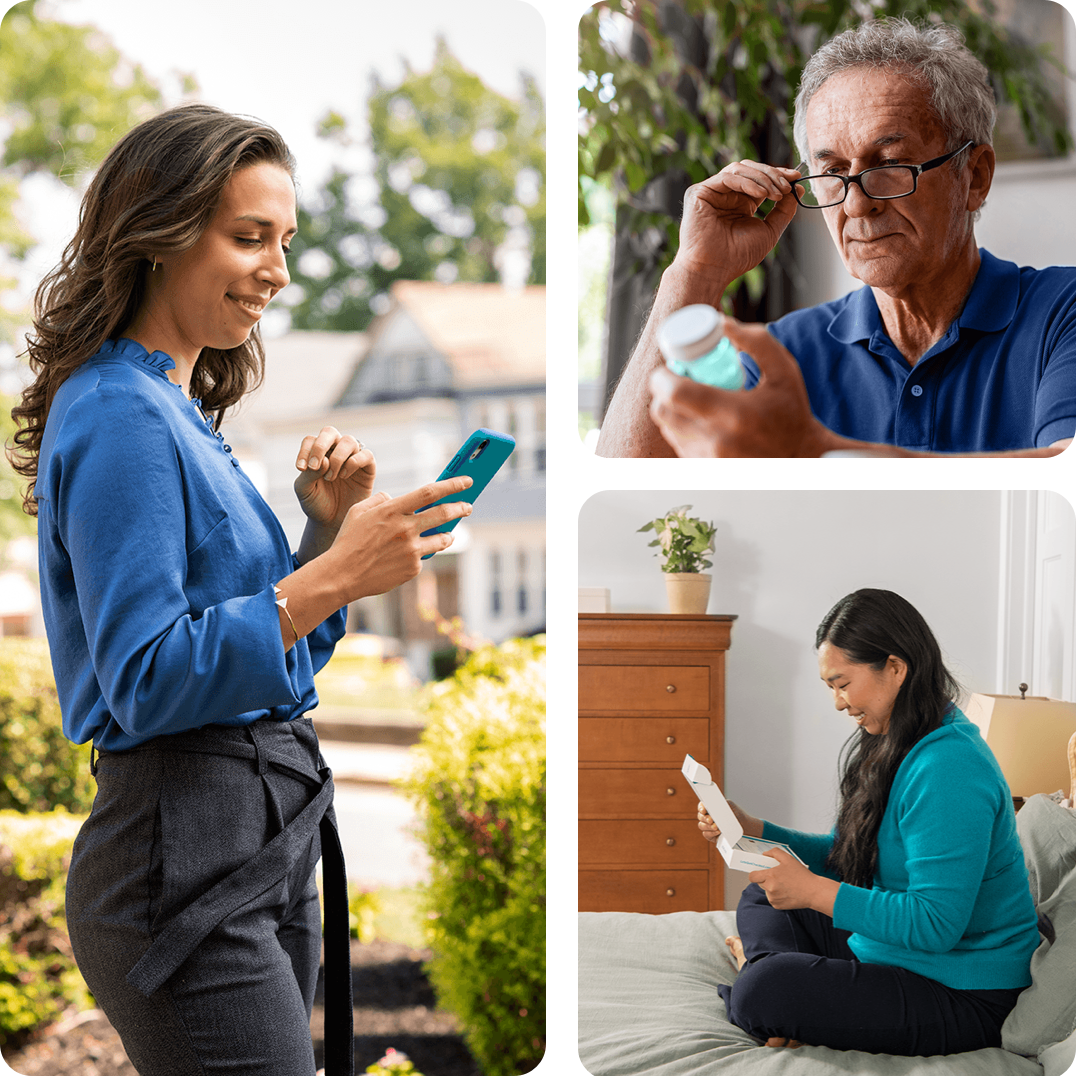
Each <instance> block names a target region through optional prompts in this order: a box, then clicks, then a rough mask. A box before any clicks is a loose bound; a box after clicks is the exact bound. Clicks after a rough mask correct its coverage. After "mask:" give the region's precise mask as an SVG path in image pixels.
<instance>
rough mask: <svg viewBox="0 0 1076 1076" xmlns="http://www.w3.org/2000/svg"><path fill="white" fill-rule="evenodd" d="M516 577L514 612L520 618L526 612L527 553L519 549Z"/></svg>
mask: <svg viewBox="0 0 1076 1076" xmlns="http://www.w3.org/2000/svg"><path fill="white" fill-rule="evenodd" d="M516 576H517V578H518V580H519V585H518V586H517V587H516V612H517V613H519V614H520V615H521V616H522V615H523V614H525V613H526V612H527V551H526V550H525V549H521V550H520V551H519V552H518V553H517V554H516Z"/></svg>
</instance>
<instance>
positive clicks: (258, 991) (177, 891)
mask: <svg viewBox="0 0 1076 1076" xmlns="http://www.w3.org/2000/svg"><path fill="white" fill-rule="evenodd" d="M96 776H97V795H96V797H95V799H94V804H93V809H92V811H91V813H90V817H89V818H88V819H87V821H86V822H85V823H84V825H83V827H82V829H81V830H80V832H79V835H78V837H77V839H76V841H75V846H74V850H73V853H72V860H71V868H70V871H69V873H68V880H67V922H68V930H69V933H70V936H71V943H72V947H73V949H74V953H75V958H76V960H77V961H78V965H79V969H80V970H81V971H82V974H83V976H84V978H85V979H86V982H87V983H88V984H89V987H90V989H91V990H92V991H93V994H94V996H95V998H96V999H97V1003H98V1004H99V1005H100V1007H101V1008H102V1009H103V1010H104V1012H105V1013H106V1015H107V1016H108V1018H109V1020H110V1021H111V1022H112V1024H113V1025H114V1027H115V1028H116V1030H117V1031H118V1032H119V1034H120V1038H121V1039H122V1040H123V1044H124V1047H125V1048H126V1050H127V1053H128V1056H129V1057H130V1059H131V1062H132V1063H133V1064H134V1066H135V1068H136V1069H137V1070H138V1072H139V1074H140V1076H225V1074H227V1076H314V1051H313V1045H312V1042H311V1037H310V1014H311V1007H312V1005H313V1000H314V988H315V985H316V983H317V978H318V966H319V959H320V954H321V940H322V916H321V909H320V907H319V901H318V891H317V887H316V885H315V878H314V869H315V866H316V864H317V861H318V857H319V855H321V854H322V852H323V851H324V852H325V855H326V870H325V876H326V927H325V935H326V939H327V942H328V939H329V936H330V929H329V924H330V919H331V920H332V921H333V922H334V924H340V923H341V918H340V916H341V909H340V908H339V898H340V897H341V896H342V899H343V908H342V914H343V920H342V924H341V925H342V927H343V933H342V934H341V932H340V930H339V929H336V927H335V925H334V934H335V937H336V939H337V940H338V941H339V942H342V950H341V945H340V944H337V945H334V946H332V947H330V945H329V944H328V943H327V944H326V972H327V975H329V976H336V975H337V974H339V975H342V976H346V981H344V982H343V986H342V989H338V990H335V991H334V990H332V989H330V987H329V984H327V988H326V1006H327V1009H326V1068H327V1070H328V1071H329V1073H330V1076H331V1074H332V1073H333V1072H335V1073H342V1074H344V1076H348V1074H350V1073H351V1072H352V1071H353V1051H352V1048H351V1043H350V1038H349V1036H350V1017H351V997H350V956H349V951H348V940H347V934H346V930H347V924H346V892H344V893H343V894H340V893H338V892H334V894H333V900H332V902H330V892H329V889H330V886H329V878H330V869H329V864H330V862H331V863H333V865H334V870H335V867H336V859H335V858H334V857H335V855H336V852H335V851H333V848H332V847H331V846H332V845H333V843H334V842H333V840H332V839H334V838H335V837H336V834H335V819H334V818H333V816H332V806H331V803H332V778H331V775H330V774H329V772H328V770H327V769H326V768H325V766H324V763H323V761H322V759H321V756H320V752H319V750H318V743H317V736H316V734H315V732H314V728H313V724H312V723H311V722H310V720H309V719H306V718H300V719H297V720H296V721H293V722H287V723H282V722H268V721H263V722H258V723H256V724H255V725H252V726H249V727H246V728H222V727H209V728H205V729H200V730H196V731H193V732H188V733H181V734H179V735H177V736H167V737H160V738H158V739H156V740H153V741H151V742H150V743H148V744H144V745H142V746H140V747H138V748H135V749H133V750H131V751H125V752H122V753H108V754H103V755H102V756H101V758H100V760H99V761H98V763H97V767H96ZM323 845H324V848H323ZM338 848H339V842H338V840H337V841H335V849H337V850H338ZM338 866H339V872H340V873H339V875H338V876H337V877H336V879H335V883H334V886H333V888H334V890H339V889H340V887H341V886H342V885H343V884H344V883H343V877H342V869H343V865H342V857H340V858H339V864H338ZM330 903H332V905H333V907H334V908H336V911H333V912H330ZM330 948H331V949H332V954H330ZM337 950H341V951H340V952H337ZM330 955H332V956H333V961H334V966H336V967H338V968H339V972H337V971H335V970H334V971H330ZM330 995H333V997H335V998H336V999H337V1000H336V1001H332V1000H331V999H330ZM337 1002H338V1003H339V1004H337ZM330 1005H331V1006H333V1008H334V1011H336V1010H337V1009H338V1010H339V1017H334V1021H335V1024H337V1025H339V1026H340V1033H339V1034H337V1035H336V1040H338V1041H334V1043H333V1044H330V1041H329V1040H330V1035H329V1023H330V1017H329V1010H328V1007H329V1006H330ZM345 1024H346V1025H347V1026H344V1025H345ZM330 1045H332V1052H333V1054H334V1056H333V1058H332V1060H330V1057H329V1053H330Z"/></svg>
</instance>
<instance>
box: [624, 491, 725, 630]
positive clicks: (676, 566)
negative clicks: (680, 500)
mask: <svg viewBox="0 0 1076 1076" xmlns="http://www.w3.org/2000/svg"><path fill="white" fill-rule="evenodd" d="M690 511H691V505H690V504H684V505H681V506H680V507H679V508H671V509H670V510H669V511H668V512H666V513H665V515H664V516H661V517H659V518H658V519H652V520H651V521H650V522H649V523H646V524H644V525H643V526H642V527H640V528H639V533H642V532H643V531H653V532H654V534H655V538H654V540H653V541H652V542H651V543H650V545H651V546H658V547H659V549H658V552H657V553H655V554H654V556H656V557H663V558H664V561H665V562H664V564H662V566H661V570H662V572H664V574H665V589H666V591H667V593H668V596H669V612H670V613H696V614H697V613H705V612H706V606H707V605H708V604H709V602H710V583H711V581H712V576H711V575H710V573H709V572H707V571H704V569H706V568H711V567H713V562H712V561H709V560H707V559H706V554H707V553H712V552H713V551H714V535H715V534H716V533H717V528H716V527H715V526H714V525H713V522H712V521H711V522H710V523H704V522H703V521H702V520H701V519H698V518H697V517H695V516H689V515H688V512H690Z"/></svg>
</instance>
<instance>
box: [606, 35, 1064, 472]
mask: <svg viewBox="0 0 1076 1076" xmlns="http://www.w3.org/2000/svg"><path fill="white" fill-rule="evenodd" d="M995 116H996V109H995V105H994V94H993V90H992V89H991V86H990V82H989V79H988V77H987V72H986V69H985V68H984V67H983V65H982V64H981V63H980V62H979V61H978V60H977V59H976V58H975V57H974V56H973V55H972V53H971V52H970V51H969V50H968V49H967V48H966V47H965V45H964V43H963V38H962V37H961V35H960V34H959V32H958V31H956V30H954V29H953V28H951V27H948V26H944V25H927V26H916V25H913V24H912V23H911V22H909V21H908V20H906V19H879V20H875V21H871V22H867V23H864V24H863V25H861V26H859V27H856V28H854V29H851V30H848V31H846V32H845V33H843V34H841V35H839V36H838V37H835V38H834V39H832V40H831V41H830V42H828V43H827V44H826V45H824V46H823V47H822V48H821V49H819V50H818V52H816V53H815V55H814V56H812V58H811V60H810V61H809V63H808V64H807V66H806V68H805V69H804V72H803V78H802V81H801V84H800V88H799V92H798V94H797V97H796V112H795V120H794V133H795V138H796V143H797V147H798V150H799V152H800V154H801V156H802V158H803V162H804V163H803V164H801V165H800V167H799V169H792V168H784V167H780V166H776V165H769V164H762V163H758V162H755V161H737V162H735V163H733V164H730V165H728V166H727V167H726V168H723V169H722V170H721V171H720V172H719V173H718V174H717V175H716V176H713V177H711V178H710V179H708V180H706V181H705V182H703V183H699V184H697V185H696V186H694V187H692V188H691V189H690V190H689V191H688V194H687V197H686V198H685V202H684V215H683V220H682V222H681V225H680V246H679V249H678V251H677V254H676V257H675V259H674V260H673V263H672V265H671V266H670V267H669V268H668V269H667V270H666V271H665V273H664V274H663V276H662V279H661V284H660V287H659V288H658V292H657V295H656V297H655V301H654V305H653V308H652V309H651V312H650V317H649V319H648V321H647V325H646V327H645V329H644V331H643V335H642V337H641V339H640V342H639V345H638V347H637V348H636V350H635V353H634V354H633V355H632V358H631V360H630V362H629V363H628V365H627V367H626V369H625V373H624V376H623V377H622V379H621V381H620V383H619V385H618V386H617V390H616V393H615V394H614V397H613V399H612V401H611V403H610V406H609V410H608V412H607V414H606V416H605V421H604V423H603V426H602V432H601V437H600V439H599V441H598V447H597V451H598V454H599V455H604V456H633V457H640V456H669V455H679V456H694V457H700V456H822V455H827V454H830V453H849V452H851V453H853V454H864V455H887V456H892V455H896V456H922V455H980V454H996V455H1005V456H1050V455H1056V454H1057V453H1058V452H1060V451H1061V450H1062V449H1063V448H1064V447H1065V446H1066V445H1067V444H1068V443H1069V442H1070V441H1071V439H1072V436H1073V433H1074V431H1076V268H1070V267H1058V266H1053V267H1050V268H1047V269H1039V270H1036V269H1030V268H1021V267H1019V266H1017V265H1015V264H1014V263H1012V262H1006V261H1002V260H1000V259H998V258H996V257H994V256H993V255H992V254H990V253H989V252H988V251H986V250H980V249H979V247H978V246H977V244H976V242H975V235H974V222H975V220H976V219H977V218H978V215H979V210H980V208H981V207H982V205H983V203H984V201H985V200H986V196H987V194H988V192H989V190H990V184H991V180H992V179H993V174H994V150H993V148H992V146H991V139H992V132H993V127H994V120H995ZM767 199H772V201H773V203H774V206H773V208H772V210H771V211H770V212H769V213H768V214H767V216H766V217H765V218H762V217H759V216H756V212H757V211H758V209H759V207H760V206H761V205H762V203H763V202H764V201H766V200H767ZM801 207H803V208H804V209H805V210H806V211H807V212H821V213H822V215H823V217H824V218H825V221H826V224H827V226H828V228H829V232H830V235H831V237H832V239H833V242H834V243H835V245H836V247H837V250H838V252H839V253H840V255H841V258H842V260H843V261H844V264H845V266H846V268H847V269H848V271H849V273H851V274H852V276H854V277H856V278H857V279H859V280H861V281H863V283H864V284H865V285H866V286H865V287H863V288H860V289H858V290H857V291H853V292H852V293H851V294H849V295H846V296H844V297H843V298H841V299H837V300H835V301H833V302H829V303H823V304H821V305H819V306H815V307H810V308H807V309H804V310H797V311H794V312H793V313H791V314H788V315H787V316H785V317H783V318H781V319H780V320H779V321H776V322H774V323H773V324H772V325H770V326H769V327H768V331H767V328H766V327H763V326H759V325H743V324H740V323H739V322H736V321H734V320H732V319H727V325H726V334H727V335H728V337H729V339H730V340H731V341H732V342H733V343H734V344H735V345H736V346H737V347H738V348H739V349H740V351H741V357H742V359H743V362H744V366H745V368H746V372H747V385H746V388H747V389H748V390H749V391H746V392H729V391H725V390H721V389H716V388H711V387H709V386H707V385H702V384H698V383H696V382H694V381H691V380H688V379H685V378H681V377H677V376H676V375H674V374H673V373H672V372H670V371H669V370H668V369H667V368H666V367H665V366H664V364H663V362H662V359H661V355H660V352H659V350H658V347H657V329H658V326H659V325H660V324H661V322H662V321H663V320H664V319H665V318H666V317H667V316H668V315H669V314H671V313H672V312H673V311H674V310H677V309H679V308H680V307H683V306H687V305H688V304H691V303H708V304H710V305H712V306H716V307H719V306H720V302H721V298H722V296H723V295H724V292H725V289H726V288H727V287H728V285H729V284H730V283H731V282H732V281H733V280H735V279H736V278H737V277H739V276H741V275H742V274H743V273H745V272H747V271H748V270H749V269H752V268H754V267H755V266H756V265H758V264H759V263H760V262H761V261H762V260H763V259H764V258H765V257H766V255H767V254H768V253H769V252H770V251H771V250H772V249H773V247H774V246H775V245H776V243H777V241H778V239H779V238H780V237H781V234H782V233H783V232H784V230H785V228H786V227H787V226H788V223H789V222H790V221H791V219H792V217H793V216H794V215H795V213H796V212H797V210H798V209H799V208H801Z"/></svg>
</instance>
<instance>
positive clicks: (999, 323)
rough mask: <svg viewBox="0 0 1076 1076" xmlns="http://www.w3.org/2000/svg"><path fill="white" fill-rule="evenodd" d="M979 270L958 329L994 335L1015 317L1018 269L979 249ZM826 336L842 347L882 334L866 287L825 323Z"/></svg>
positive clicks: (1018, 293) (858, 291) (871, 296)
mask: <svg viewBox="0 0 1076 1076" xmlns="http://www.w3.org/2000/svg"><path fill="white" fill-rule="evenodd" d="M979 258H980V262H979V271H978V273H976V274H975V282H974V283H973V284H972V286H971V291H970V292H969V293H968V298H967V301H966V302H965V303H964V309H963V310H962V311H961V312H960V314H959V316H958V317H957V319H956V324H957V328H958V329H978V330H980V331H981V332H998V331H999V330H1001V329H1004V328H1005V326H1006V325H1008V324H1009V323H1010V322H1011V321H1012V319H1013V318H1014V317H1015V316H1016V303H1017V300H1018V299H1019V296H1020V268H1019V266H1018V265H1016V263H1015V262H1006V261H1002V260H1001V259H1000V258H995V257H994V255H993V254H991V253H990V251H988V250H984V249H983V248H982V247H980V248H979ZM829 333H830V335H831V336H832V337H834V338H835V339H837V340H839V341H840V342H841V343H842V344H854V343H857V342H859V341H860V340H870V339H871V337H873V336H874V334H875V333H883V334H884V333H885V327H884V326H883V325H882V315H881V314H880V313H879V312H878V303H877V302H876V301H875V299H874V292H873V291H871V289H870V288H867V287H864V288H859V289H858V290H857V291H854V292H852V293H851V295H849V297H848V301H847V302H846V303H845V304H844V306H843V307H842V308H841V310H840V311H839V312H838V314H837V315H836V316H835V317H834V319H833V320H832V321H831V322H830V323H829Z"/></svg>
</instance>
